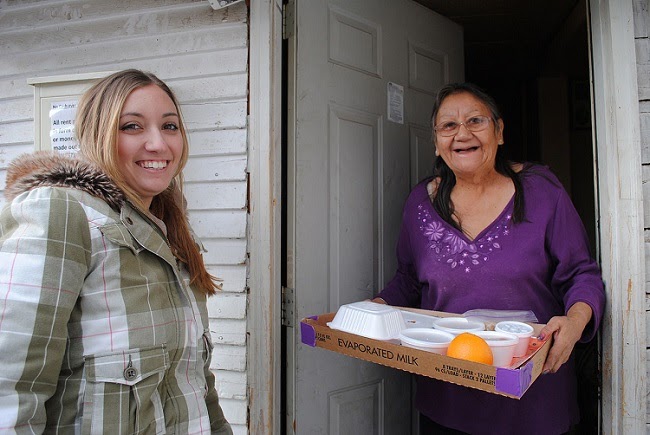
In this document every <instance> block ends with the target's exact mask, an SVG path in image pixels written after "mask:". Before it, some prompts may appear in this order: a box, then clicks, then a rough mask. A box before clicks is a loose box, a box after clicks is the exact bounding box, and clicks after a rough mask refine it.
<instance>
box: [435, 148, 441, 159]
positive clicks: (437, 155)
mask: <svg viewBox="0 0 650 435" xmlns="http://www.w3.org/2000/svg"><path fill="white" fill-rule="evenodd" d="M435 154H436V157H439V156H440V153H439V152H438V148H436V150H435Z"/></svg>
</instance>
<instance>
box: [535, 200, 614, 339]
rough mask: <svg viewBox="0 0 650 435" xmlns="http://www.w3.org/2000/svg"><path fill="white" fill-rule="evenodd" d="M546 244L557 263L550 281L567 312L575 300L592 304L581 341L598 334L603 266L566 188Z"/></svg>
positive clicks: (601, 306) (601, 311) (602, 303)
mask: <svg viewBox="0 0 650 435" xmlns="http://www.w3.org/2000/svg"><path fill="white" fill-rule="evenodd" d="M547 244H548V246H547V249H548V250H549V252H550V254H551V257H552V260H553V262H554V263H555V269H554V272H553V276H552V278H551V285H552V288H553V291H554V292H557V293H558V297H561V298H562V300H563V301H564V307H565V313H566V312H567V311H568V310H569V308H571V306H572V305H574V304H575V303H576V302H584V303H586V304H588V305H589V306H590V307H591V311H592V318H591V321H590V322H589V324H587V327H586V328H585V330H584V332H583V335H582V338H581V341H589V340H591V339H592V338H593V337H594V336H595V334H596V331H597V330H598V327H599V325H600V321H601V319H602V316H603V310H604V306H605V292H604V288H603V281H602V277H601V272H600V268H599V266H598V264H597V263H596V261H595V260H594V259H593V258H592V257H591V255H590V253H589V243H588V240H587V234H586V232H585V229H584V226H583V224H582V221H581V219H580V216H579V215H578V212H577V211H576V209H575V207H574V206H573V203H572V202H571V199H570V198H569V195H568V194H567V193H566V191H564V189H561V191H560V193H559V196H558V199H557V204H556V207H555V214H554V217H553V220H552V221H551V224H550V226H549V229H548V233H547Z"/></svg>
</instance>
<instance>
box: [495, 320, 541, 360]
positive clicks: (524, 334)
mask: <svg viewBox="0 0 650 435" xmlns="http://www.w3.org/2000/svg"><path fill="white" fill-rule="evenodd" d="M494 330H495V331H498V332H507V333H510V334H514V335H516V336H517V337H518V338H519V343H517V346H516V347H515V355H514V356H524V355H526V352H527V351H528V342H529V341H530V337H532V335H533V327H532V326H530V325H529V324H528V323H524V322H517V321H514V320H505V321H503V322H499V323H497V324H496V325H495V326H494Z"/></svg>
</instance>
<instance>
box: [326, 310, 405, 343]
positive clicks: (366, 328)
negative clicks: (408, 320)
mask: <svg viewBox="0 0 650 435" xmlns="http://www.w3.org/2000/svg"><path fill="white" fill-rule="evenodd" d="M327 326H329V327H330V328H332V329H338V330H339V331H345V332H349V333H351V334H356V335H361V336H362V337H367V338H372V339H375V340H391V339H398V338H399V334H400V332H402V330H403V329H405V328H406V325H405V323H404V319H403V318H402V312H401V311H400V310H398V309H397V308H395V307H391V306H390V305H384V304H378V303H376V302H371V301H360V302H353V303H351V304H345V305H341V306H340V307H339V309H338V310H337V311H336V315H335V316H334V318H333V319H332V321H331V322H329V323H327Z"/></svg>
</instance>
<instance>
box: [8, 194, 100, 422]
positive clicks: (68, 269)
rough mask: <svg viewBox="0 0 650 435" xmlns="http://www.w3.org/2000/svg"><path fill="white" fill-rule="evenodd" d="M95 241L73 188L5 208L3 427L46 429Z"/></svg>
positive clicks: (29, 197) (27, 197) (20, 200)
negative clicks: (48, 407)
mask: <svg viewBox="0 0 650 435" xmlns="http://www.w3.org/2000/svg"><path fill="white" fill-rule="evenodd" d="M88 246H90V234H89V230H88V221H87V219H86V215H85V212H84V210H83V208H82V207H81V205H80V204H79V203H78V202H77V201H75V200H74V199H71V198H69V197H68V195H67V193H66V190H65V189H56V188H40V189H35V190H32V191H31V192H29V193H25V194H22V195H19V196H18V197H17V198H15V199H14V200H13V201H12V202H11V203H9V204H7V205H6V206H5V207H4V208H3V210H2V212H1V213H0V364H2V376H0V431H3V432H4V431H9V432H14V431H28V432H34V433H40V432H42V431H43V430H44V428H45V425H46V411H45V402H46V401H47V400H48V399H49V398H50V397H51V396H52V395H53V394H54V392H55V390H56V386H57V381H58V377H59V372H60V370H61V365H62V359H63V356H64V353H65V349H66V340H67V324H68V320H69V318H70V313H71V311H72V309H73V308H74V306H75V304H76V301H77V298H78V296H79V292H80V290H81V288H82V285H83V280H84V277H85V276H86V273H87V269H88V264H89V261H90V252H89V250H88V249H86V247H88Z"/></svg>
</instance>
